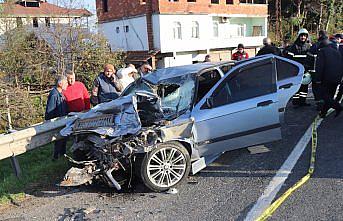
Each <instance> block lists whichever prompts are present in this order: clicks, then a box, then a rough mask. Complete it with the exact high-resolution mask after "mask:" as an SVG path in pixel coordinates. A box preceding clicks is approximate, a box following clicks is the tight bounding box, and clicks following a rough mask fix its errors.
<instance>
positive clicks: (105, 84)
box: [91, 64, 123, 105]
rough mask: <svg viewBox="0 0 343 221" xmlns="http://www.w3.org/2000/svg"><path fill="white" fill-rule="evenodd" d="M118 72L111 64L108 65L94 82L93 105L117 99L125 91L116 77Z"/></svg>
mask: <svg viewBox="0 0 343 221" xmlns="http://www.w3.org/2000/svg"><path fill="white" fill-rule="evenodd" d="M116 72H117V70H116V69H115V68H114V66H113V65H111V64H106V65H105V67H104V72H101V73H100V74H99V75H98V77H96V78H95V80H94V82H93V89H92V96H91V103H92V104H93V105H97V104H100V103H104V102H108V101H111V100H114V99H117V98H118V97H119V95H120V93H121V92H122V90H123V86H122V85H121V83H120V82H119V80H118V77H117V75H116Z"/></svg>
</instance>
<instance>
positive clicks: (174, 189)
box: [166, 188, 179, 194]
mask: <svg viewBox="0 0 343 221" xmlns="http://www.w3.org/2000/svg"><path fill="white" fill-rule="evenodd" d="M178 192H179V191H178V190H177V189H176V188H170V189H169V190H167V191H166V193H167V194H177V193H178Z"/></svg>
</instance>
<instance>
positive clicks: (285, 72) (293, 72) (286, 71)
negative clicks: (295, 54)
mask: <svg viewBox="0 0 343 221" xmlns="http://www.w3.org/2000/svg"><path fill="white" fill-rule="evenodd" d="M276 70H277V79H278V80H283V79H286V78H291V77H295V76H297V75H298V73H299V68H298V67H297V66H296V65H294V64H291V63H288V62H287V61H283V60H280V59H277V60H276Z"/></svg>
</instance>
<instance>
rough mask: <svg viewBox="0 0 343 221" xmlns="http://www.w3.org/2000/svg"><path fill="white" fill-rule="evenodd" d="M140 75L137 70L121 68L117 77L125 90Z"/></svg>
mask: <svg viewBox="0 0 343 221" xmlns="http://www.w3.org/2000/svg"><path fill="white" fill-rule="evenodd" d="M137 73H138V71H137V69H136V68H133V67H130V66H129V67H127V68H121V69H119V70H118V72H117V77H118V80H119V82H120V84H121V85H122V86H123V90H124V89H125V88H126V87H127V86H129V84H131V83H132V82H134V81H135V76H136V74H137Z"/></svg>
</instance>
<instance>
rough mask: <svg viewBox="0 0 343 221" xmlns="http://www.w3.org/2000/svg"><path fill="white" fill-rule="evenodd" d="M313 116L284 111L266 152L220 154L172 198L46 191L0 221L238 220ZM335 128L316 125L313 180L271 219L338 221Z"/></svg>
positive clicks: (342, 179)
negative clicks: (279, 130)
mask: <svg viewBox="0 0 343 221" xmlns="http://www.w3.org/2000/svg"><path fill="white" fill-rule="evenodd" d="M315 115H316V111H315V110H314V106H313V105H312V106H310V107H302V108H298V109H294V108H293V107H291V106H289V107H287V111H286V115H285V125H284V126H283V127H282V133H283V139H282V140H281V141H278V142H274V143H272V144H268V145H266V147H268V148H269V149H270V152H267V153H262V154H250V152H249V151H248V150H247V149H241V150H235V151H231V152H227V153H225V154H223V155H222V156H221V157H220V158H219V159H218V160H217V161H215V162H214V163H213V164H211V165H210V166H208V167H207V168H205V169H204V170H202V171H201V172H200V173H199V174H197V175H195V176H191V177H190V178H189V179H188V180H187V182H186V183H184V184H183V185H181V186H179V187H178V188H177V189H178V193H177V194H174V195H172V194H166V193H153V192H149V191H148V190H147V189H146V188H145V187H144V186H143V185H142V184H138V185H136V187H135V188H134V191H133V192H132V193H120V194H118V193H116V192H111V191H109V190H108V189H104V188H101V187H81V188H72V189H64V188H57V187H50V188H47V189H41V190H37V191H36V192H35V194H34V195H32V196H30V197H29V198H30V199H29V200H27V201H25V202H23V203H21V204H20V205H19V206H13V207H11V208H8V209H7V210H2V211H1V214H0V220H244V219H245V217H246V216H247V214H248V212H249V211H250V210H251V208H252V207H253V206H254V204H255V203H256V201H257V200H258V198H259V197H260V196H261V195H262V193H263V191H264V190H265V188H266V187H267V186H268V184H269V182H270V181H271V179H272V178H273V176H274V175H275V174H276V172H277V170H278V169H279V168H280V167H281V165H282V164H283V162H284V161H285V160H286V159H287V157H288V156H289V154H290V153H291V151H292V150H293V148H294V146H295V145H296V144H297V142H298V140H299V139H300V138H301V137H302V136H303V134H304V133H305V131H306V129H307V128H308V127H309V126H310V124H311V122H312V120H313V119H314V117H315ZM342 115H343V114H342ZM342 122H343V116H339V117H338V118H333V116H329V117H327V118H326V119H325V120H324V121H323V123H322V124H321V126H320V128H319V130H318V133H319V139H318V140H319V145H318V151H317V161H316V170H315V173H314V175H313V178H311V179H310V180H309V181H308V182H307V183H306V184H305V185H304V186H303V187H301V188H300V189H299V190H298V191H296V192H295V193H294V194H293V195H292V196H290V198H289V199H287V200H286V202H285V203H284V204H283V205H282V206H281V207H280V208H279V209H278V210H277V211H276V212H275V214H274V215H273V216H272V217H271V219H270V220H343V215H342V211H343V202H342V200H343V191H342V190H343V170H342V168H343V162H342V159H343V149H342V148H343V147H342V143H343V136H342V131H343V123H342ZM309 157H310V146H308V147H307V149H306V150H305V151H304V152H303V154H302V155H301V157H300V159H299V161H298V163H297V164H296V166H295V168H294V169H293V171H292V173H291V174H290V176H289V177H288V179H287V180H286V183H285V184H284V185H283V187H282V188H281V191H280V192H279V193H278V195H277V196H279V195H280V194H281V193H282V192H284V191H285V190H287V189H288V188H289V187H290V186H292V185H293V184H294V183H295V182H296V181H297V180H298V179H300V178H301V177H302V176H304V175H305V174H306V172H307V169H308V165H309ZM88 212H89V213H88Z"/></svg>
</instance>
